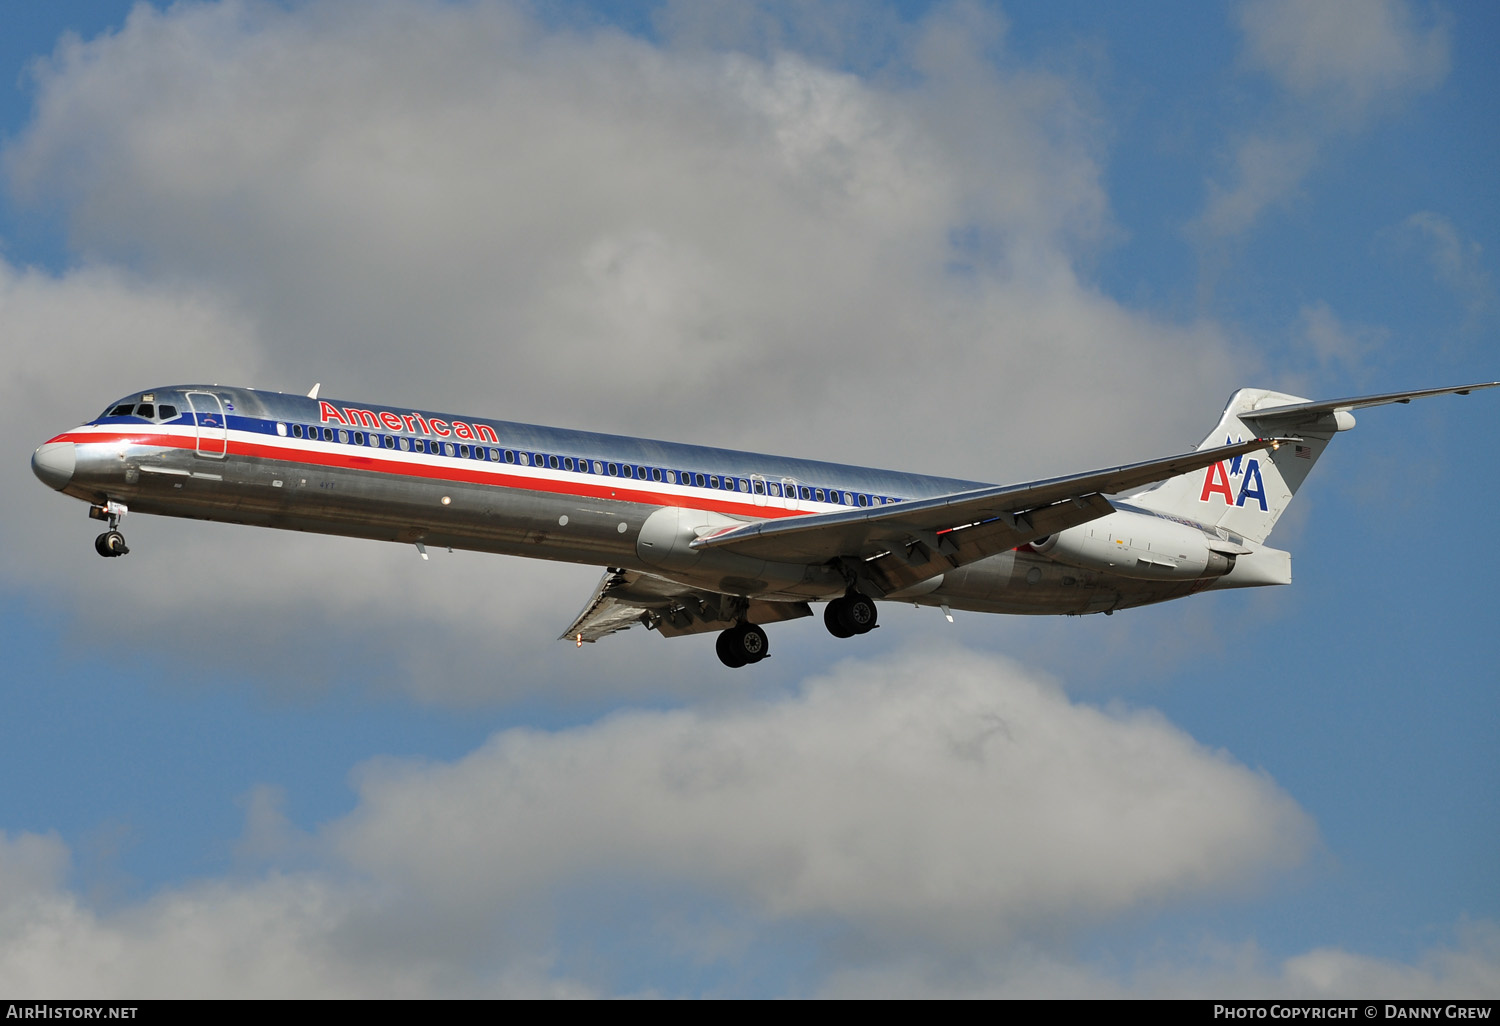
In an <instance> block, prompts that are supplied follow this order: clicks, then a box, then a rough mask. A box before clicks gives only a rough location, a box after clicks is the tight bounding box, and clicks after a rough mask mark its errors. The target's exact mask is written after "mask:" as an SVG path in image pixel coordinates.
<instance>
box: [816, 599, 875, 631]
mask: <svg viewBox="0 0 1500 1026" xmlns="http://www.w3.org/2000/svg"><path fill="white" fill-rule="evenodd" d="M876 619H877V614H876V611H875V600H874V599H872V598H870V597H868V596H866V595H861V594H860V593H859V592H857V591H851V592H850V593H849V594H847V595H845V596H844V597H843V598H836V599H834V600H833V601H832V602H830V603H828V607H827V608H826V609H824V610H823V626H825V627H827V628H828V633H829V634H832V635H833V636H834V637H835V638H852V637H854V635H856V634H868V633H869V632H870V631H873V630H874V629H875V622H876Z"/></svg>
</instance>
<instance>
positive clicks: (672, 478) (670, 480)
mask: <svg viewBox="0 0 1500 1026" xmlns="http://www.w3.org/2000/svg"><path fill="white" fill-rule="evenodd" d="M676 483H677V474H676V472H675V471H671V470H669V471H667V484H676Z"/></svg>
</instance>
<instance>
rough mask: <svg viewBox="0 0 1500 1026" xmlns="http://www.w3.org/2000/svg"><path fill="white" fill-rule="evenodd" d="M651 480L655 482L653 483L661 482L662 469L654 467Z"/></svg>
mask: <svg viewBox="0 0 1500 1026" xmlns="http://www.w3.org/2000/svg"><path fill="white" fill-rule="evenodd" d="M651 480H653V481H660V480H661V468H660V467H652V468H651Z"/></svg>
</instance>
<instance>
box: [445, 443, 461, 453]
mask: <svg viewBox="0 0 1500 1026" xmlns="http://www.w3.org/2000/svg"><path fill="white" fill-rule="evenodd" d="M443 448H444V449H445V450H447V453H448V455H449V456H452V455H453V454H454V453H456V452H458V450H457V449H456V448H454V446H453V443H452V442H444V443H443Z"/></svg>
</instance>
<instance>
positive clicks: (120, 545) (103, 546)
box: [94, 531, 130, 556]
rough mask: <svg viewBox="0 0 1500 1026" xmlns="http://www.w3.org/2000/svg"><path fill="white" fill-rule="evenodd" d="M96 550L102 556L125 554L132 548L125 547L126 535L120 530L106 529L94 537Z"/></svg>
mask: <svg viewBox="0 0 1500 1026" xmlns="http://www.w3.org/2000/svg"><path fill="white" fill-rule="evenodd" d="M94 551H95V552H97V553H99V555H101V556H123V555H125V553H127V552H129V551H130V550H129V549H127V548H126V547H125V536H124V535H123V534H121V533H120V532H119V531H105V532H104V533H103V534H101V535H100V536H99V537H97V538H95V539H94Z"/></svg>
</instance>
